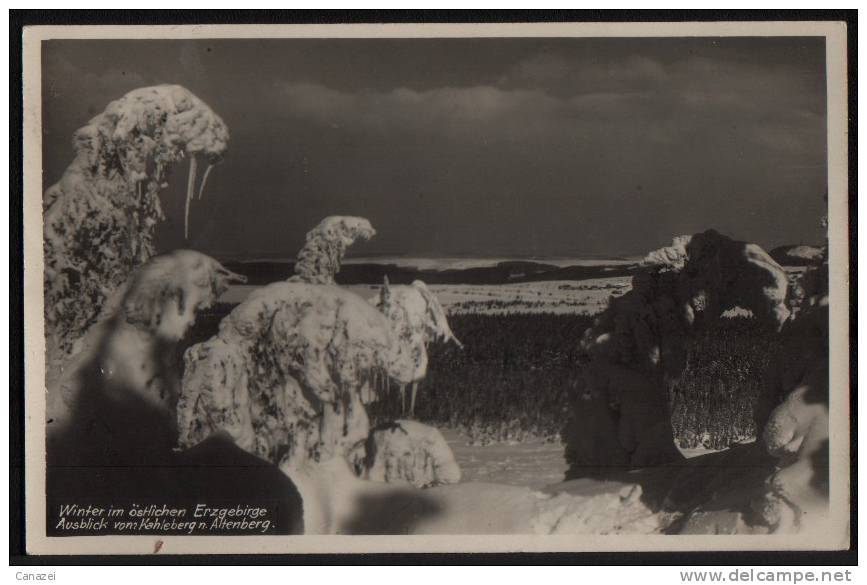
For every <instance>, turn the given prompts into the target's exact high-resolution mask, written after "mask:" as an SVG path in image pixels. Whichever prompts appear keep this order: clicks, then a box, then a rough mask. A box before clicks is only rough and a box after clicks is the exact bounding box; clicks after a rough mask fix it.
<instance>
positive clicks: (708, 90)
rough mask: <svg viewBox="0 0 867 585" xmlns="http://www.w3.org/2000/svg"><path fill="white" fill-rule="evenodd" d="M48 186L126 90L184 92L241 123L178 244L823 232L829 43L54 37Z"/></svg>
mask: <svg viewBox="0 0 867 585" xmlns="http://www.w3.org/2000/svg"><path fill="white" fill-rule="evenodd" d="M43 80H44V91H43V100H44V103H43V116H44V118H43V123H44V131H45V132H44V178H45V181H46V186H47V185H49V184H51V183H53V182H55V181H56V180H57V179H58V178H59V177H60V175H61V174H62V172H63V169H64V168H65V166H66V165H67V164H68V163H69V162H70V161H71V159H72V147H71V135H72V132H73V131H74V130H75V129H76V128H78V127H80V126H82V125H83V124H85V123H86V122H87V120H88V119H89V118H90V117H92V116H94V115H96V114H97V113H99V112H100V111H102V110H103V108H104V107H105V105H106V104H107V103H108V102H109V101H111V100H113V99H116V98H118V97H120V96H121V95H123V94H124V93H125V92H127V91H129V90H131V89H134V88H136V87H140V86H146V85H154V84H160V83H179V84H181V85H184V86H186V87H187V88H188V89H190V90H191V91H192V92H193V93H195V94H196V95H198V96H199V97H200V98H202V99H203V100H204V101H205V102H206V103H208V104H209V105H210V106H211V107H212V108H213V109H214V110H215V111H216V112H217V113H218V114H220V116H222V118H223V119H224V120H225V122H226V123H227V125H228V126H229V129H230V132H231V141H230V145H229V147H230V151H229V154H228V156H227V157H226V160H225V161H224V162H223V164H221V165H220V166H218V167H216V168H215V169H214V171H213V172H212V173H211V175H210V177H209V180H208V185H207V189H206V194H205V199H204V200H203V202H202V203H201V204H198V202H195V203H196V205H194V207H193V209H192V212H191V216H192V217H191V225H190V240H189V242H187V243H184V242H183V206H182V205H183V203H182V202H183V191H184V188H185V184H186V171H187V169H186V167H185V166H184V167H183V168H180V167H179V168H177V170H176V171H175V173H176V174H175V176H174V177H173V180H172V186H171V187H170V189H169V190H168V191H167V192H165V193H164V194H163V197H162V199H163V201H164V202H165V203H166V208H167V210H168V213H169V221H168V222H166V223H164V224H163V225H162V226H161V229H160V233H159V244H160V246H161V247H162V248H164V249H171V248H175V247H179V246H186V247H192V248H195V249H199V250H202V251H204V252H208V253H211V254H214V255H217V256H219V257H221V258H223V259H226V258H230V257H234V258H244V257H246V258H254V257H263V256H283V257H293V256H294V255H295V253H296V252H297V250H298V248H299V247H300V245H301V243H302V242H303V237H304V233H305V232H306V231H307V230H308V229H310V227H312V226H313V225H314V224H316V223H317V222H318V221H319V220H320V219H321V218H322V217H324V216H326V215H333V214H346V215H363V216H365V217H367V218H368V219H370V220H371V222H372V223H373V225H374V227H376V228H377V230H378V232H379V233H378V235H377V237H376V238H375V240H374V241H372V242H370V243H367V244H364V245H363V246H361V247H360V248H359V249H357V250H356V253H357V254H358V253H363V254H378V253H384V254H396V253H402V254H407V255H505V256H510V255H518V256H562V255H569V256H581V255H591V254H592V255H597V254H601V255H617V254H639V253H643V252H644V251H646V250H648V249H652V248H656V247H659V246H661V245H664V244H666V243H667V242H668V241H669V240H670V239H671V237H672V236H674V235H677V234H685V233H694V232H696V231H700V230H704V229H706V228H709V227H714V228H716V229H718V230H720V231H722V232H724V233H727V234H729V235H732V236H733V237H736V238H738V239H745V240H751V241H755V242H758V243H760V244H762V245H763V246H766V247H769V248H770V247H774V246H777V245H780V244H786V243H800V242H804V243H815V242H821V241H822V238H823V235H822V232H821V229H820V227H819V218H820V216H821V215H822V214H823V213H824V202H823V199H822V196H823V195H824V193H825V184H826V163H825V156H826V154H825V153H826V137H825V132H826V130H825V128H826V124H825V68H824V41H823V40H822V39H821V38H818V39H817V38H807V39H781V38H761V39H759V38H752V39H708V38H706V39H506V40H503V39H450V40H381V39H371V40H214V41H50V42H48V43H46V45H45V50H44V68H43Z"/></svg>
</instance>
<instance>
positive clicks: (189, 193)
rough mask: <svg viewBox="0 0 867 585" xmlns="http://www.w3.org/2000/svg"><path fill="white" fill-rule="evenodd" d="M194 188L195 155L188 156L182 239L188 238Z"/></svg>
mask: <svg viewBox="0 0 867 585" xmlns="http://www.w3.org/2000/svg"><path fill="white" fill-rule="evenodd" d="M195 186H196V155H195V154H191V155H190V176H189V177H187V205H186V207H185V209H184V239H185V240H186V239H189V237H190V202H191V201H192V200H193V188H194V187H195Z"/></svg>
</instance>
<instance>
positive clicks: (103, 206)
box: [43, 85, 229, 365]
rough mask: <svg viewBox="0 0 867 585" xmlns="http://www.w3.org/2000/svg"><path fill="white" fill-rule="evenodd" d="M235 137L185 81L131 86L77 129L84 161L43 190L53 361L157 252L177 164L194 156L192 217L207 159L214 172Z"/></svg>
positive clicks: (75, 139) (76, 162) (190, 186)
mask: <svg viewBox="0 0 867 585" xmlns="http://www.w3.org/2000/svg"><path fill="white" fill-rule="evenodd" d="M228 140H229V131H228V129H227V128H226V125H225V124H224V123H223V121H222V120H221V119H220V117H219V116H217V114H215V113H214V112H213V111H212V110H211V109H210V108H209V107H208V106H207V105H206V104H205V103H204V102H202V101H201V100H200V99H199V98H198V97H196V96H195V95H193V94H192V93H190V92H189V91H188V90H187V89H185V88H183V87H181V86H179V85H159V86H154V87H145V88H140V89H136V90H134V91H131V92H129V93H128V94H126V95H125V96H123V97H122V98H120V99H118V100H115V101H113V102H111V103H110V104H109V105H108V106H107V107H106V109H105V111H104V112H102V113H101V114H99V115H97V116H96V117H94V118H93V119H91V120H90V122H89V123H88V124H87V125H86V126H84V127H82V128H80V129H79V130H77V131H76V132H75V135H74V137H73V146H74V148H75V159H74V160H73V161H72V163H71V164H70V165H69V167H67V169H66V171H65V172H64V174H63V177H62V178H61V179H60V181H59V182H58V183H56V184H54V185H52V186H51V187H49V188H48V189H47V190H46V191H45V195H44V198H43V208H44V228H43V229H44V252H45V277H44V282H45V328H46V338H47V345H48V356H49V362H52V361H56V360H62V359H63V358H64V356H67V355H69V354H71V353H73V352H74V348H75V344H76V342H77V341H78V340H80V339H81V337H82V336H83V335H84V333H85V332H86V331H87V329H88V328H89V327H90V326H91V325H93V324H94V323H96V321H97V320H98V319H99V318H100V314H101V311H102V309H103V306H104V305H106V303H107V301H108V300H109V298H110V297H111V296H112V294H113V293H114V292H115V291H116V290H118V288H120V286H121V285H122V284H123V283H124V282H125V281H126V279H127V278H128V277H129V275H130V274H131V273H132V271H133V270H134V269H135V268H136V267H137V266H139V265H141V264H142V263H144V262H146V261H147V260H148V259H149V258H150V257H151V256H153V254H154V244H153V236H154V230H155V227H156V225H157V223H158V222H160V221H161V220H162V219H164V214H163V209H162V206H161V204H160V199H159V192H160V191H161V190H162V189H163V188H164V187H166V185H167V183H166V180H167V177H168V176H169V172H170V170H171V167H172V166H173V165H174V164H175V163H177V162H179V161H181V160H182V159H184V158H189V160H190V175H189V179H188V189H187V207H186V216H187V217H188V215H189V204H190V201H191V200H192V198H193V191H194V188H195V182H196V163H197V160H198V158H203V159H204V160H205V161H206V162H207V163H208V165H209V167H208V170H210V165H213V164H215V163H217V162H218V161H219V160H220V159H221V157H222V155H223V154H224V152H225V151H226V148H227V143H228ZM206 177H207V171H206V174H205V177H204V178H203V180H202V184H201V186H200V187H199V196H200V197H201V194H202V189H203V188H204V181H205V178H206ZM186 221H187V220H186V219H185V222H186ZM49 365H51V364H49Z"/></svg>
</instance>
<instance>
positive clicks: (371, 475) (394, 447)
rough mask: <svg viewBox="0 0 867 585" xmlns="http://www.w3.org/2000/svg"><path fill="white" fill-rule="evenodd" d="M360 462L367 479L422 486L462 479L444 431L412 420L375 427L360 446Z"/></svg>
mask: <svg viewBox="0 0 867 585" xmlns="http://www.w3.org/2000/svg"><path fill="white" fill-rule="evenodd" d="M356 465H357V469H358V471H359V472H360V475H361V477H362V478H364V479H369V480H372V481H380V482H389V483H395V482H405V483H409V484H411V485H414V486H415V487H419V488H421V487H430V486H434V485H439V484H446V483H457V482H459V481H460V480H461V469H460V467H458V464H457V462H456V461H455V456H454V454H453V453H452V450H451V449H450V448H449V446H448V444H447V443H446V440H445V439H444V438H443V436H442V434H441V433H440V432H439V431H438V430H437V429H436V428H435V427H432V426H428V425H425V424H422V423H419V422H416V421H411V420H397V421H394V422H389V423H384V424H381V425H378V426H377V427H375V428H374V429H372V430H371V431H370V435H369V436H368V438H367V440H366V441H365V443H364V445H363V449H359V452H358V455H357V461H356Z"/></svg>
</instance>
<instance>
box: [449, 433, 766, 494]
mask: <svg viewBox="0 0 867 585" xmlns="http://www.w3.org/2000/svg"><path fill="white" fill-rule="evenodd" d="M440 432H442V434H443V437H445V440H446V442H447V443H448V444H449V447H450V448H451V450H452V453H454V455H455V461H457V463H458V466H459V467H460V468H461V482H462V483H467V482H486V483H498V484H505V485H514V486H524V487H529V488H532V489H541V488H543V487H545V486H550V485H553V484H557V483H560V482H562V481H563V478H564V477H565V475H566V470H567V467H568V466H567V465H566V459H565V457H564V447H563V445H562V444H561V443H559V442H554V443H546V442H544V441H543V440H541V439H533V440H530V441H524V442H521V443H494V444H491V445H485V446H480V445H470V444H469V443H468V440H467V438H466V437H465V436H463V435H461V434H460V433H459V432H458V431H456V430H454V429H440ZM747 442H752V441H747ZM679 450H680V452H681V453H682V454H683V456H684V457H686V458H687V459H692V458H693V457H700V456H702V455H707V454H709V453H716V452H717V451H714V450H713V449H705V448H697V449H680V448H679Z"/></svg>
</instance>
